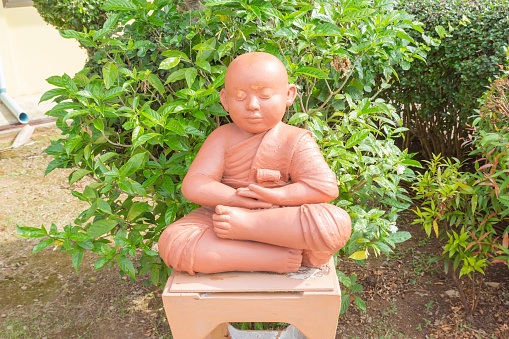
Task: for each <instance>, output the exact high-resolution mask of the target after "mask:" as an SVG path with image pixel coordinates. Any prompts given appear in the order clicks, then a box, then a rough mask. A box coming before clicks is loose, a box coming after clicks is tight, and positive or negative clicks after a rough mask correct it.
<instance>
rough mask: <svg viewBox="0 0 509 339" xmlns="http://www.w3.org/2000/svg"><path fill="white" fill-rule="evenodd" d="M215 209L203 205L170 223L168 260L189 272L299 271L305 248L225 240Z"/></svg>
mask: <svg viewBox="0 0 509 339" xmlns="http://www.w3.org/2000/svg"><path fill="white" fill-rule="evenodd" d="M212 215H213V211H212V210H211V209H209V208H205V207H201V208H198V209H196V210H194V211H193V212H191V213H189V214H188V215H186V216H185V217H184V218H182V219H180V220H178V221H176V222H174V223H173V224H171V225H169V226H168V227H167V228H166V230H165V231H164V232H163V234H162V235H161V237H160V238H159V243H158V248H159V252H160V254H161V257H162V259H163V260H164V262H165V263H166V264H167V265H168V266H171V267H173V268H175V269H176V270H178V271H186V272H188V273H189V274H195V272H200V273H217V272H228V271H269V272H280V273H285V272H295V271H297V270H298V269H299V267H300V266H301V261H302V250H299V249H292V248H286V247H281V246H275V245H269V244H265V243H258V242H253V241H242V240H230V239H221V238H219V237H217V235H216V234H215V232H214V231H213V226H212Z"/></svg>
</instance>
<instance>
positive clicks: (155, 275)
mask: <svg viewBox="0 0 509 339" xmlns="http://www.w3.org/2000/svg"><path fill="white" fill-rule="evenodd" d="M159 271H160V269H159V266H154V267H153V268H152V270H151V271H150V280H151V281H152V284H154V285H155V286H157V284H158V283H159Z"/></svg>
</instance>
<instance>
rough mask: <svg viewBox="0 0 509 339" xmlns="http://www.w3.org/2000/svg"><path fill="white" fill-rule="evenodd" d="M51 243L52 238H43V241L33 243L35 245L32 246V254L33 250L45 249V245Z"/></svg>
mask: <svg viewBox="0 0 509 339" xmlns="http://www.w3.org/2000/svg"><path fill="white" fill-rule="evenodd" d="M52 243H53V239H46V240H43V241H41V242H39V243H38V244H37V245H35V247H34V249H33V251H32V254H33V253H35V252H39V251H40V250H42V249H45V248H46V247H48V246H49V245H51V244H52Z"/></svg>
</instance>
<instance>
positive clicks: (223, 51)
mask: <svg viewBox="0 0 509 339" xmlns="http://www.w3.org/2000/svg"><path fill="white" fill-rule="evenodd" d="M232 48H233V42H231V41H228V42H225V43H224V44H222V45H220V46H219V47H218V48H217V54H218V55H219V59H221V58H222V57H223V56H225V55H226V53H228V52H229V51H230V50H231V49H232Z"/></svg>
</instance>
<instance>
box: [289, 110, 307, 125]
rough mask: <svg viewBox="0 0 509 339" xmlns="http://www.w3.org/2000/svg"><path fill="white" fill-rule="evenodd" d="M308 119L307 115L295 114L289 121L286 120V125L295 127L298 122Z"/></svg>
mask: <svg viewBox="0 0 509 339" xmlns="http://www.w3.org/2000/svg"><path fill="white" fill-rule="evenodd" d="M308 118H309V114H307V113H295V114H294V115H292V117H291V118H290V120H288V124H289V125H295V124H298V123H300V122H303V121H306V120H308Z"/></svg>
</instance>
